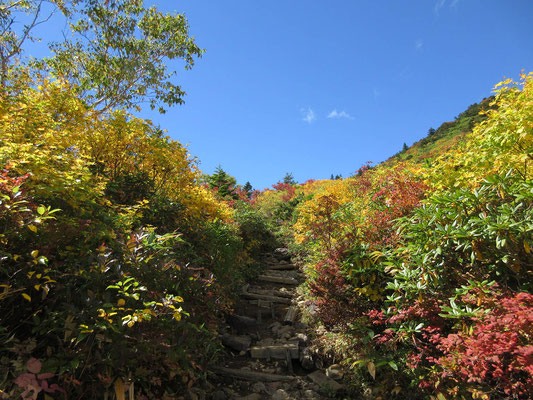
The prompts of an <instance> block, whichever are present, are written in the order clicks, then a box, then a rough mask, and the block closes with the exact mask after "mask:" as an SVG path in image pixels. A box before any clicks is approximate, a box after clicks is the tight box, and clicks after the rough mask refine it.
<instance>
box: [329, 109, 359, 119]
mask: <svg viewBox="0 0 533 400" xmlns="http://www.w3.org/2000/svg"><path fill="white" fill-rule="evenodd" d="M328 118H336V119H341V118H346V119H353V117H352V116H351V115H350V114H348V113H347V112H346V111H341V112H338V111H337V110H333V111H332V112H330V113H329V114H328Z"/></svg>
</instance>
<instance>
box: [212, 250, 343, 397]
mask: <svg viewBox="0 0 533 400" xmlns="http://www.w3.org/2000/svg"><path fill="white" fill-rule="evenodd" d="M263 261H264V263H265V264H266V266H267V268H266V269H265V271H264V272H263V273H262V274H261V275H259V276H258V277H257V278H256V279H255V280H254V281H253V282H251V283H250V284H247V285H245V287H243V288H242V292H241V294H240V300H239V302H238V303H237V305H236V307H235V313H234V314H233V315H231V316H230V317H229V318H228V321H227V322H228V324H227V325H226V326H224V327H221V336H222V337H221V339H222V343H223V344H224V346H225V348H226V350H227V351H226V354H225V357H224V358H223V360H222V362H221V363H220V364H219V365H218V366H216V367H213V368H212V369H211V371H210V375H209V377H208V385H209V388H208V391H209V394H207V395H206V396H204V397H205V398H206V399H213V400H232V399H241V400H260V399H273V400H286V399H331V398H342V393H343V387H342V385H341V384H339V383H338V382H337V381H336V380H335V379H337V380H339V379H340V378H342V373H341V372H340V370H339V369H338V368H337V366H331V367H330V368H328V369H327V370H321V369H318V368H316V364H318V365H319V366H321V365H320V363H317V362H316V360H314V359H313V354H312V352H311V351H310V350H309V348H308V347H307V346H308V345H309V342H308V328H307V326H306V325H305V324H304V323H302V322H301V321H300V319H299V309H298V307H297V301H296V287H297V286H298V285H299V284H300V283H301V282H303V280H304V275H303V273H301V272H300V270H299V268H298V267H297V266H296V265H295V264H293V263H291V260H290V254H289V253H288V250H287V249H276V251H274V253H272V254H267V255H265V257H264V260H263Z"/></svg>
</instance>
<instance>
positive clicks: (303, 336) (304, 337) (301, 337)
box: [296, 333, 307, 345]
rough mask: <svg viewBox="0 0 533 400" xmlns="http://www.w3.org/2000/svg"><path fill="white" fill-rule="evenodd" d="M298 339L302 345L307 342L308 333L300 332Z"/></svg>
mask: <svg viewBox="0 0 533 400" xmlns="http://www.w3.org/2000/svg"><path fill="white" fill-rule="evenodd" d="M296 339H297V340H298V342H299V343H300V344H301V345H303V344H305V343H307V335H306V334H305V333H298V334H297V335H296Z"/></svg>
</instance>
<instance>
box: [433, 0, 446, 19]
mask: <svg viewBox="0 0 533 400" xmlns="http://www.w3.org/2000/svg"><path fill="white" fill-rule="evenodd" d="M445 4H446V0H437V2H436V3H435V6H434V7H433V12H434V13H435V14H437V15H439V12H440V10H441V9H442V7H444V5H445Z"/></svg>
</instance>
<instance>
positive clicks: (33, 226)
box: [28, 225, 37, 233]
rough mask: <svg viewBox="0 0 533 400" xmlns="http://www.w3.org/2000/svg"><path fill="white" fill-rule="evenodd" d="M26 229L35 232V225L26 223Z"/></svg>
mask: <svg viewBox="0 0 533 400" xmlns="http://www.w3.org/2000/svg"><path fill="white" fill-rule="evenodd" d="M28 229H29V230H30V231H32V232H34V233H37V227H36V226H35V225H28Z"/></svg>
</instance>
